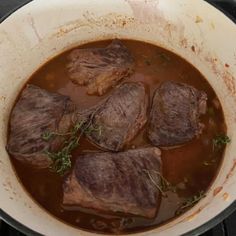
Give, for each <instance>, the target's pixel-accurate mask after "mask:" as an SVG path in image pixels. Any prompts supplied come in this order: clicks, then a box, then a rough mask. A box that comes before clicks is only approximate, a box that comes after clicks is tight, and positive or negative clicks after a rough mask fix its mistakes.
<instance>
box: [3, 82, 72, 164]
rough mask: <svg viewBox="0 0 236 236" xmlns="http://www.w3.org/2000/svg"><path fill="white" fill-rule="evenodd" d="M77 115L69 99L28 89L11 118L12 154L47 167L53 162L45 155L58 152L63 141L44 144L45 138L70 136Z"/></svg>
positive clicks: (30, 162) (31, 88)
mask: <svg viewBox="0 0 236 236" xmlns="http://www.w3.org/2000/svg"><path fill="white" fill-rule="evenodd" d="M73 111H74V106H73V105H72V103H71V101H70V99H69V98H68V97H65V96H62V95H60V94H56V93H49V92H47V91H45V90H43V89H40V88H38V87H36V86H33V85H27V87H26V88H25V89H24V90H23V92H22V94H21V97H20V98H19V100H18V102H17V103H16V105H15V107H14V109H13V111H12V114H11V119H10V135H9V140H8V145H7V150H8V152H9V153H10V154H12V155H13V156H14V157H15V158H17V159H19V160H20V161H23V162H25V163H29V164H32V165H34V166H36V167H47V166H48V165H49V164H50V160H49V158H48V157H47V155H46V154H45V153H44V152H45V151H46V150H48V149H50V150H56V149H57V148H58V146H59V145H60V144H61V142H62V138H59V137H57V138H54V139H52V140H50V141H44V140H43V139H42V135H43V134H44V132H46V131H51V132H59V133H64V132H67V131H68V129H69V128H70V126H71V118H72V112H73Z"/></svg>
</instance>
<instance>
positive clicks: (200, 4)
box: [0, 0, 236, 236]
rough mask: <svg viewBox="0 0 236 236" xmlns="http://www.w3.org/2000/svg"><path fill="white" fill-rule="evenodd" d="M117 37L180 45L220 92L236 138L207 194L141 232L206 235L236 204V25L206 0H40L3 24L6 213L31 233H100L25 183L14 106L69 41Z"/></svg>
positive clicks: (0, 192) (1, 176)
mask: <svg viewBox="0 0 236 236" xmlns="http://www.w3.org/2000/svg"><path fill="white" fill-rule="evenodd" d="M110 38H122V39H135V40H141V41H145V42H148V43H151V44H155V45H158V46H161V47H163V48H166V49H168V50H170V51H173V52H174V53H176V54H178V55H180V56H181V57H183V58H185V59H186V60H187V61H189V62H190V63H191V64H193V65H194V66H195V67H196V68H197V69H198V70H199V71H201V73H202V74H203V75H204V76H205V78H207V80H208V81H209V83H210V85H211V86H212V87H213V89H214V90H215V92H216V94H217V95H218V97H219V99H220V102H221V104H222V107H223V111H224V115H225V120H226V124H227V128H228V136H229V137H230V139H231V143H230V144H229V145H227V148H226V151H225V156H224V160H223V163H222V166H221V169H220V171H219V173H218V176H217V177H216V179H215V181H214V183H213V184H212V186H211V187H210V188H209V190H208V192H207V196H206V198H204V199H202V200H201V201H200V202H199V203H198V204H197V205H195V206H194V207H193V208H192V209H191V210H189V211H188V212H186V213H185V214H183V215H181V216H180V217H178V218H176V219H175V220H172V221H171V222H169V223H167V224H164V225H162V226H160V227H158V228H156V229H153V230H151V231H148V232H144V233H138V234H136V235H139V236H141V235H149V236H151V235H152V236H154V235H155V236H157V235H161V236H169V235H172V236H174V235H183V234H186V235H198V234H200V233H202V232H203V231H205V230H206V229H208V228H209V227H212V226H213V225H215V224H217V223H218V222H219V221H221V220H223V218H224V217H226V216H227V215H228V214H230V213H231V212H232V211H233V210H234V209H235V208H236V203H235V200H236V156H235V149H236V80H235V79H236V43H235V39H236V26H235V24H234V23H233V22H232V21H231V20H230V19H228V18H227V17H225V16H224V15H223V14H222V13H221V12H220V11H218V10H216V9H215V8H214V7H212V6H211V5H209V4H208V3H206V2H204V1H202V0H195V1H189V0H176V1H173V0H146V1H144V0H143V1H142V0H110V1H106V0H99V1H97V0H90V1H86V0H80V1H78V0H70V1H66V0H50V1H48V0H34V1H33V2H30V3H28V4H27V5H25V6H24V7H22V8H21V9H19V10H17V11H16V12H15V13H14V14H12V15H10V16H9V17H8V18H7V19H5V20H4V21H3V22H2V23H1V25H0V52H1V57H0V110H1V113H0V127H1V129H0V137H1V138H0V152H1V155H0V186H1V188H0V208H1V215H2V217H3V218H4V219H5V220H6V221H8V222H9V223H10V224H12V225H13V226H15V227H17V228H19V229H20V230H22V231H24V232H25V233H27V234H32V235H37V234H42V235H50V236H51V235H57V236H65V235H70V236H73V235H77V236H78V235H79V236H88V235H91V236H92V235H94V234H93V233H88V232H85V231H82V230H79V229H76V228H74V227H72V226H70V225H67V224H65V223H63V222H61V221H60V220H58V219H56V218H55V217H53V216H52V215H50V214H49V213H47V212H46V211H45V210H44V209H42V208H41V207H40V206H39V205H38V204H36V203H35V201H34V200H33V199H32V198H31V197H30V196H29V195H28V193H27V192H26V190H25V189H24V188H23V186H22V185H21V184H20V183H19V181H18V178H17V176H16V174H15V171H14V169H13V167H12V165H11V162H10V159H9V156H8V154H7V152H6V150H5V146H6V141H7V129H8V119H9V114H10V111H11V108H12V106H13V104H14V101H15V100H16V97H17V95H18V93H19V92H20V90H21V88H22V87H23V85H24V84H25V82H26V81H27V79H28V78H29V77H30V75H31V74H32V73H33V72H34V71H35V70H37V69H38V68H39V67H40V66H41V65H43V64H44V63H45V62H46V61H48V60H50V59H51V58H53V57H54V56H56V55H58V54H59V53H61V52H63V51H65V50H67V49H69V48H72V47H74V46H77V45H80V44H83V43H87V42H91V41H97V40H102V39H110ZM206 222H207V223H206Z"/></svg>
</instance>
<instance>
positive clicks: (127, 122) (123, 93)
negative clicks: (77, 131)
mask: <svg viewBox="0 0 236 236" xmlns="http://www.w3.org/2000/svg"><path fill="white" fill-rule="evenodd" d="M147 107H148V98H147V96H146V93H145V88H144V86H143V84H141V83H125V84H122V85H121V86H120V87H118V88H116V89H115V90H114V92H113V93H112V94H111V95H110V96H109V97H108V98H107V99H106V100H105V101H103V102H101V103H100V104H99V105H98V106H96V107H95V108H92V109H91V111H90V118H89V119H88V122H90V124H91V127H95V128H96V129H91V132H88V133H86V136H87V138H88V139H89V140H90V141H92V142H93V143H95V144H97V145H98V146H100V147H102V148H104V149H108V150H111V151H120V150H121V149H122V148H123V147H124V146H125V145H126V144H127V143H129V141H130V140H132V139H133V138H134V136H135V135H136V134H137V133H138V132H139V131H140V129H141V128H142V127H143V125H144V124H145V123H146V120H147ZM98 129H99V132H98Z"/></svg>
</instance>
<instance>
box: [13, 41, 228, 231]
mask: <svg viewBox="0 0 236 236" xmlns="http://www.w3.org/2000/svg"><path fill="white" fill-rule="evenodd" d="M109 42H110V41H99V42H94V43H89V44H86V45H83V46H81V47H79V48H89V47H91V48H92V47H103V46H106V45H108V43H109ZM123 43H124V44H125V45H126V46H127V47H128V49H129V50H130V51H131V53H132V54H133V56H134V58H135V73H134V74H133V75H132V76H131V77H130V78H127V79H124V80H123V81H141V82H142V83H144V84H145V86H146V89H147V91H149V93H150V98H151V97H152V95H153V92H154V90H155V89H156V88H157V87H158V85H159V84H160V83H161V82H163V81H166V80H173V81H177V82H183V83H187V84H189V85H192V86H194V87H195V88H197V89H199V90H203V91H205V92H206V93H207V96H208V104H207V105H208V108H209V111H210V112H207V113H206V115H204V116H203V117H202V119H201V120H202V122H203V123H204V124H205V129H204V131H203V134H202V135H201V136H200V138H195V139H194V140H192V141H191V142H189V143H186V144H185V145H183V146H181V147H178V148H172V149H169V150H162V162H163V175H164V177H165V178H166V179H167V180H168V181H169V182H170V183H172V184H173V185H175V186H176V187H177V191H176V193H174V192H171V191H169V192H167V195H168V197H167V198H164V197H162V199H161V202H160V208H159V211H158V214H157V216H156V218H155V219H145V218H142V217H136V216H124V215H119V216H111V215H110V216H109V215H104V214H101V213H99V212H94V211H92V210H87V209H80V208H78V207H77V208H73V207H72V208H71V207H70V208H65V207H63V206H62V203H61V201H62V177H60V176H58V175H57V174H55V173H52V172H50V171H49V170H48V169H44V170H38V169H34V168H32V167H29V166H26V165H24V164H22V163H20V162H18V161H17V160H15V159H13V158H12V163H13V165H14V167H15V170H16V173H17V175H18V176H19V178H20V180H21V182H22V184H23V185H24V187H25V188H26V190H27V191H28V192H29V193H30V194H31V196H32V197H33V198H34V199H35V200H36V201H37V202H38V203H39V204H40V205H41V206H42V207H43V208H45V209H46V210H47V211H48V212H50V213H51V214H53V215H54V216H56V217H57V218H58V219H61V220H63V221H64V222H67V223H69V224H71V225H74V226H76V227H78V228H81V229H84V230H88V231H94V232H101V233H114V234H115V233H133V232H139V231H145V230H148V229H152V228H153V227H156V226H157V225H160V224H163V223H165V222H167V221H169V220H171V219H172V218H174V217H175V212H176V210H177V209H178V208H179V206H180V204H181V202H184V201H186V199H188V198H189V197H192V196H194V195H196V194H198V193H199V192H200V191H206V190H207V189H208V188H209V186H210V185H211V183H212V181H213V180H214V178H215V176H216V174H217V172H218V169H219V167H220V164H221V161H222V158H223V152H224V150H221V151H219V152H217V153H214V152H213V148H212V140H213V139H214V137H215V136H216V135H217V134H222V133H225V132H226V128H225V123H224V116H223V112H222V109H221V107H220V106H218V105H216V104H218V103H219V102H218V99H217V97H216V94H215V92H214V91H213V89H212V88H211V87H210V85H209V84H208V82H207V81H206V79H205V78H204V77H203V76H202V75H201V73H200V72H199V71H198V70H197V69H195V68H194V67H193V66H192V65H190V64H189V63H188V62H186V61H185V60H184V59H182V58H180V57H179V56H177V55H175V54H173V53H172V52H169V51H167V50H165V49H163V48H160V47H157V46H154V45H150V44H147V43H144V42H138V41H131V40H123ZM69 52H70V51H67V52H64V53H62V54H61V55H59V56H57V57H55V58H54V59H52V60H51V61H49V62H47V63H46V64H45V65H43V66H42V67H41V68H40V69H39V70H38V71H36V72H35V73H34V74H33V75H32V76H31V78H30V79H29V81H28V83H32V84H34V85H37V86H39V87H41V88H44V89H46V90H48V91H52V92H58V93H61V94H63V95H68V96H69V97H70V98H71V99H72V101H73V102H74V103H76V104H78V105H79V106H80V107H81V108H87V107H91V106H93V105H95V104H96V103H98V102H99V101H100V100H102V99H103V98H104V97H106V96H107V95H109V92H108V93H106V94H105V95H104V96H100V97H98V96H89V95H87V94H86V89H85V87H81V86H80V87H79V86H77V85H75V84H73V83H72V82H70V80H69V78H68V75H67V72H66V68H65V64H66V60H67V59H66V57H67V55H68V53H69ZM146 145H150V144H149V143H148V141H147V139H146V137H145V132H144V129H143V130H142V131H141V132H140V133H139V134H138V135H137V136H136V138H135V139H134V140H133V141H132V142H131V143H130V145H129V146H128V147H126V148H127V149H129V148H134V147H141V146H146ZM85 150H94V151H96V150H99V149H98V148H97V147H95V146H94V145H92V144H91V143H89V142H88V141H87V140H86V139H85V138H82V139H81V141H80V145H79V147H78V148H77V149H76V150H75V151H74V152H73V156H74V157H75V156H76V154H80V153H82V152H83V151H85ZM74 159H75V158H73V159H72V162H73V163H74V161H75V160H74ZM212 160H214V162H212ZM207 163H208V164H207Z"/></svg>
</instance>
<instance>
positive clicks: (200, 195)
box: [175, 191, 206, 215]
mask: <svg viewBox="0 0 236 236" xmlns="http://www.w3.org/2000/svg"><path fill="white" fill-rule="evenodd" d="M204 197H206V194H205V193H204V191H200V192H199V193H198V194H196V195H194V196H192V197H190V198H188V199H186V201H184V202H183V203H182V204H181V206H180V207H179V208H178V209H177V211H176V212H175V214H176V215H180V214H182V213H183V212H185V211H186V210H187V209H189V208H191V207H193V206H194V205H196V204H197V203H198V202H199V201H200V200H201V199H202V198H204Z"/></svg>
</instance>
